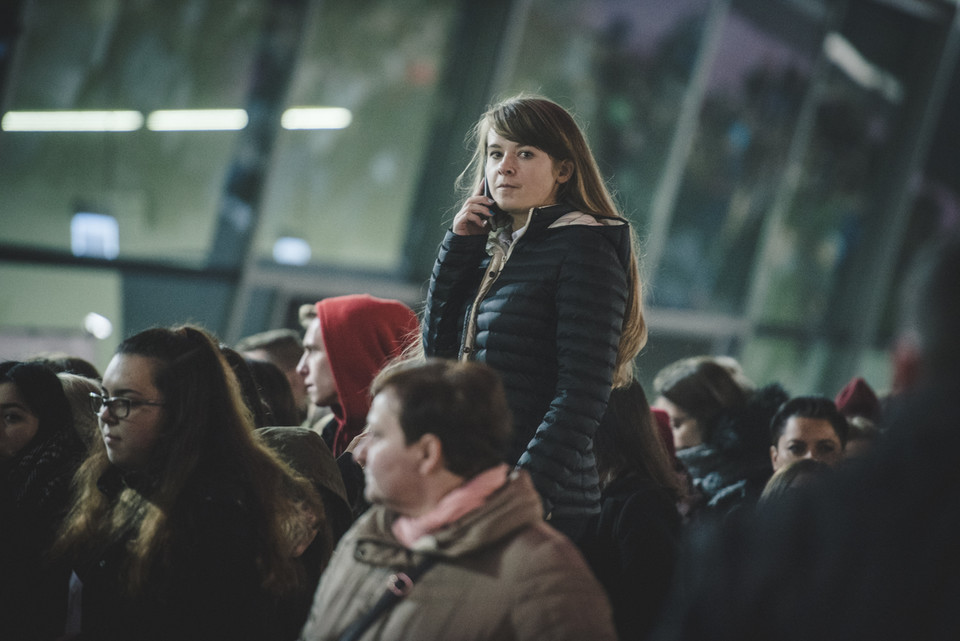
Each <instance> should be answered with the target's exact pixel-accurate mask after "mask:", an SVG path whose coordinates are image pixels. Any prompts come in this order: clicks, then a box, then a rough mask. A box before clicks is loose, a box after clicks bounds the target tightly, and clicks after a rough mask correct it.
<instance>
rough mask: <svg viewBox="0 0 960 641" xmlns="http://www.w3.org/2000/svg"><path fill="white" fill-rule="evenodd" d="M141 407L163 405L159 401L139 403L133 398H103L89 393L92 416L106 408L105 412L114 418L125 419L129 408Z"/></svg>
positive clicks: (128, 413) (94, 393) (139, 401)
mask: <svg viewBox="0 0 960 641" xmlns="http://www.w3.org/2000/svg"><path fill="white" fill-rule="evenodd" d="M141 405H163V403H161V402H159V401H141V400H139V399H135V398H124V397H123V396H109V397H108V396H103V395H101V394H97V393H96V392H90V409H92V410H93V413H94V414H99V413H100V411H101V410H102V409H103V408H104V406H106V408H107V410H109V412H110V413H111V414H113V416H114V417H116V418H127V417H128V416H129V415H130V408H131V407H140V406H141Z"/></svg>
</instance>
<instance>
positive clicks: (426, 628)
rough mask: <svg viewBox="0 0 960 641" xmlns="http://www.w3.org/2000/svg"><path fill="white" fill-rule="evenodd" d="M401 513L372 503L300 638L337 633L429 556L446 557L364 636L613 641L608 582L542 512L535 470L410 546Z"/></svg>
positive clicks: (343, 545)
mask: <svg viewBox="0 0 960 641" xmlns="http://www.w3.org/2000/svg"><path fill="white" fill-rule="evenodd" d="M394 518H396V514H394V513H391V512H388V511H387V510H385V509H384V508H382V507H380V506H374V507H373V508H371V509H370V510H369V511H368V512H367V513H366V514H364V515H363V516H362V517H361V518H360V519H359V520H358V521H357V522H356V523H355V524H354V526H353V527H352V528H351V529H350V531H348V532H347V534H346V535H345V536H344V538H343V539H342V540H341V541H340V544H339V545H338V547H337V549H336V551H335V552H334V556H333V559H332V560H331V562H330V565H329V566H328V568H327V570H326V571H325V572H324V574H323V576H322V577H321V579H320V585H319V587H318V589H317V593H316V596H315V597H314V604H313V609H312V610H311V613H310V617H309V619H308V620H307V624H306V627H305V628H304V630H303V634H302V638H303V639H305V640H309V641H317V640H320V639H337V638H338V636H339V635H340V633H341V632H342V631H343V630H344V629H345V628H346V627H348V626H349V625H350V624H351V623H353V622H354V621H355V620H356V619H358V618H360V617H361V616H363V614H364V613H365V612H367V611H368V610H369V609H370V608H371V607H372V606H373V604H374V603H375V602H376V601H377V600H378V599H379V598H380V596H381V595H382V594H383V592H384V591H385V589H386V585H387V581H388V578H389V577H390V575H391V574H393V573H395V572H397V571H402V570H404V569H407V568H410V567H413V566H414V565H416V564H417V563H418V562H419V560H420V559H421V558H422V555H424V554H430V555H437V556H438V557H440V560H439V562H438V563H437V564H436V565H434V566H433V567H432V568H431V569H430V570H428V571H427V573H426V574H425V575H424V576H423V577H422V578H421V579H420V580H419V581H418V582H417V584H416V585H415V586H414V588H413V590H412V591H411V592H410V594H409V596H407V597H406V598H405V599H403V600H401V601H400V602H399V603H397V604H396V605H395V606H393V608H391V609H390V610H389V611H388V612H387V613H385V614H384V615H382V616H381V617H380V618H379V619H378V620H377V621H376V622H375V623H374V624H373V625H372V626H370V628H368V629H367V632H366V634H365V635H364V636H363V637H362V639H363V641H374V640H382V641H388V640H400V639H405V640H414V639H415V640H418V641H430V640H437V641H441V640H442V641H473V640H480V639H488V640H497V641H510V640H514V639H516V640H529V639H544V640H547V639H549V640H551V641H563V640H566V639H569V640H571V641H573V640H576V641H584V640H588V641H589V640H594V639H595V640H597V641H606V640H610V641H614V640H615V639H616V633H615V632H614V627H613V621H612V618H611V613H610V606H609V603H608V602H607V598H606V596H605V594H604V592H603V588H602V587H601V586H600V584H599V583H598V582H597V581H596V579H595V578H594V577H593V575H592V574H591V572H590V570H589V568H588V567H587V564H586V563H585V562H584V560H583V558H582V557H581V555H580V553H579V551H578V550H577V549H576V547H575V546H574V545H573V544H572V543H571V542H570V541H569V540H568V539H567V538H566V537H564V536H563V535H562V534H560V533H558V532H557V531H555V530H554V529H553V528H551V527H550V526H549V525H547V524H546V523H545V522H544V521H543V518H542V510H541V503H540V498H539V496H538V495H537V493H536V490H534V487H533V483H532V482H531V481H530V477H529V475H528V474H527V473H526V472H524V471H517V472H514V473H513V474H511V475H510V477H509V478H508V480H507V483H506V484H504V486H503V487H502V488H501V489H499V490H497V491H496V492H495V493H494V494H493V495H492V496H491V497H490V498H489V499H488V500H487V503H486V504H485V505H484V506H483V507H482V508H480V509H478V510H475V511H473V512H471V513H469V514H467V515H466V516H464V517H462V518H461V519H460V520H458V521H456V522H455V523H453V524H452V525H450V526H449V527H447V528H445V529H443V530H442V531H440V532H437V533H436V534H435V536H434V537H432V538H430V539H429V540H427V541H424V539H421V541H420V543H425V545H420V544H419V543H418V549H417V551H411V550H408V549H406V548H404V547H403V546H402V545H401V544H400V543H399V542H398V541H397V540H396V538H395V537H394V536H393V534H392V533H391V531H390V523H392V521H393V519H394Z"/></svg>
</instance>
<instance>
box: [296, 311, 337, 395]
mask: <svg viewBox="0 0 960 641" xmlns="http://www.w3.org/2000/svg"><path fill="white" fill-rule="evenodd" d="M297 371H298V372H299V373H300V376H302V377H303V382H304V384H305V385H306V388H307V395H308V396H309V397H310V401H311V402H312V403H313V404H314V405H317V406H320V407H328V406H330V405H333V404H334V403H336V402H337V385H336V382H335V381H334V378H333V370H332V369H331V368H330V359H329V358H327V350H326V348H325V347H324V345H323V335H322V334H321V333H320V319H319V318H314V319H313V320H312V321H310V325H308V326H307V332H306V334H304V336H303V356H301V357H300V362H299V363H298V364H297Z"/></svg>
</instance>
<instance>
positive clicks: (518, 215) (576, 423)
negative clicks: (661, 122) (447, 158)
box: [423, 96, 647, 540]
mask: <svg viewBox="0 0 960 641" xmlns="http://www.w3.org/2000/svg"><path fill="white" fill-rule="evenodd" d="M473 142H474V145H475V148H474V154H473V158H472V160H471V161H470V163H469V165H468V166H467V168H466V169H465V170H464V172H463V173H462V174H461V176H460V181H459V182H460V186H461V188H462V191H464V197H465V200H464V201H463V206H462V207H461V208H460V211H459V212H458V213H457V214H456V216H455V217H454V219H453V225H452V228H451V229H450V230H449V231H448V232H447V234H446V236H445V237H444V239H443V241H442V244H441V246H440V252H439V256H438V258H437V261H436V263H435V265H434V269H433V273H432V276H431V280H430V287H429V291H428V294H427V302H426V308H425V313H424V332H423V343H424V351H425V353H426V355H427V356H439V357H445V358H460V359H461V360H476V361H480V362H484V363H486V364H487V365H490V366H492V367H493V368H494V369H495V370H497V371H498V372H499V373H500V375H501V376H502V377H503V382H504V386H505V388H506V392H507V397H508V400H509V403H510V409H511V411H512V412H513V417H514V421H513V422H514V432H515V440H514V444H513V447H512V448H511V451H510V461H509V462H511V463H513V464H518V465H519V466H520V467H522V468H525V469H527V470H528V471H529V472H530V475H531V476H532V478H533V481H534V484H535V485H536V487H537V490H538V491H539V493H540V495H541V498H542V499H543V503H544V513H545V515H546V516H547V517H548V518H549V519H550V520H551V522H552V524H553V525H554V526H555V527H557V528H558V529H560V530H562V531H564V532H565V533H566V534H568V535H570V536H571V537H572V538H574V539H575V540H576V538H577V537H578V535H579V533H580V532H581V531H582V529H583V527H584V525H585V523H586V520H587V519H588V517H589V516H590V515H593V514H597V513H599V511H600V487H599V478H598V475H597V468H596V461H595V459H594V455H593V446H592V443H593V437H594V434H595V432H596V430H597V427H598V425H599V424H600V419H601V418H602V416H603V414H604V411H605V409H606V406H607V401H608V398H609V396H610V392H611V390H612V388H613V387H615V386H622V385H627V384H628V383H629V382H630V381H631V380H632V373H633V360H634V357H636V355H637V353H638V352H639V351H640V349H641V348H642V347H643V345H644V343H645V342H646V335H647V329H646V324H645V323H644V318H643V311H642V297H641V287H640V274H639V271H638V264H637V252H636V251H635V248H634V245H635V240H634V235H633V232H632V230H631V226H630V225H629V223H628V222H627V221H626V220H625V219H624V218H623V217H622V216H621V213H620V211H619V209H618V208H617V205H616V204H615V203H614V201H613V198H612V197H611V195H610V193H609V191H608V190H607V188H606V185H605V184H604V180H603V177H602V176H601V175H600V172H599V169H598V167H597V163H596V161H595V160H594V157H593V154H592V153H591V151H590V148H589V147H588V145H587V142H586V139H585V137H584V135H583V132H582V131H581V129H580V127H579V126H578V125H577V123H576V121H575V120H574V118H573V117H572V116H571V115H570V113H569V112H567V110H565V109H564V108H563V107H561V106H560V105H558V104H556V103H555V102H552V101H550V100H547V99H545V98H541V97H536V96H518V97H515V98H511V99H509V100H506V101H503V102H501V103H499V104H496V105H494V106H493V107H491V108H490V109H489V110H488V111H487V112H486V113H484V114H483V116H482V117H481V118H480V120H479V122H478V123H477V124H476V126H475V128H474V130H473Z"/></svg>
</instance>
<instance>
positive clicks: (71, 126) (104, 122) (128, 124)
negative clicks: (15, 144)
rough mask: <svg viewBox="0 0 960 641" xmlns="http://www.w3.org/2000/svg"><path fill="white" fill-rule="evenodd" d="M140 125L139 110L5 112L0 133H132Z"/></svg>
mask: <svg viewBox="0 0 960 641" xmlns="http://www.w3.org/2000/svg"><path fill="white" fill-rule="evenodd" d="M142 126H143V115H142V114H141V113H140V112H139V111H8V112H7V113H5V114H4V115H3V120H2V121H0V128H2V129H3V131H136V130H137V129H140V127H142Z"/></svg>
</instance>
